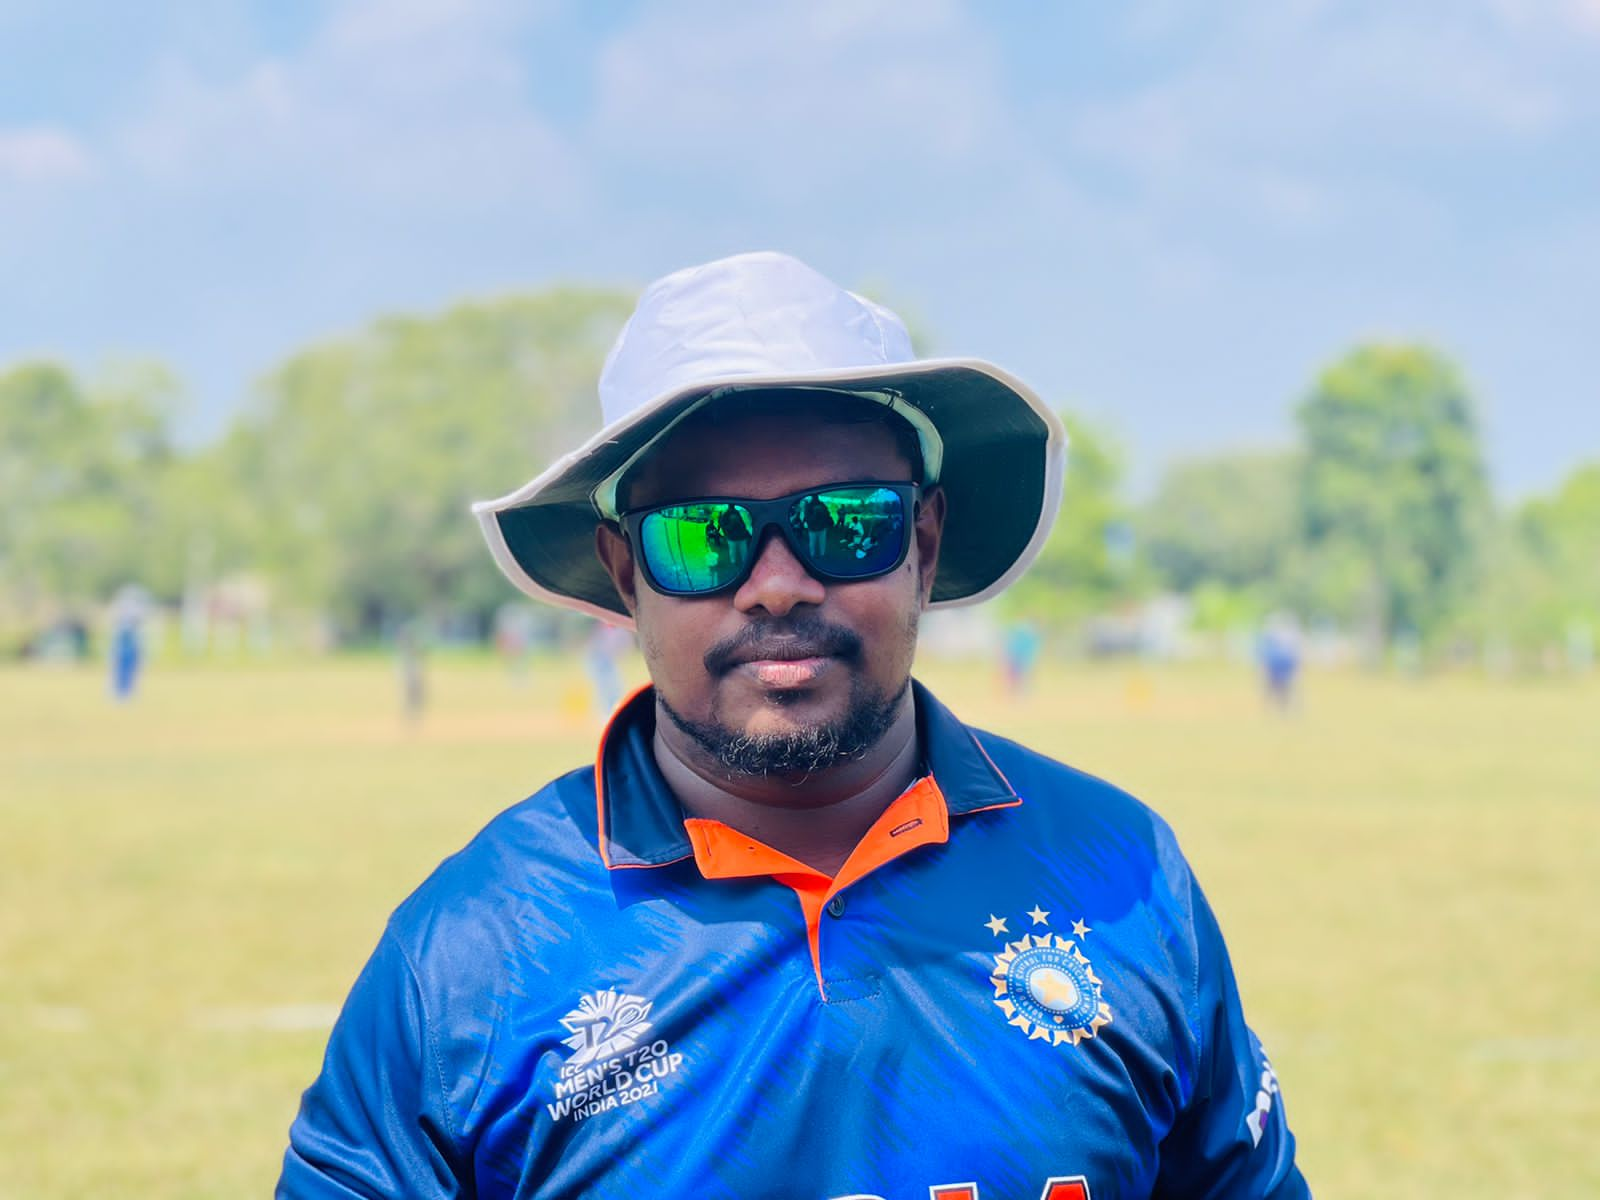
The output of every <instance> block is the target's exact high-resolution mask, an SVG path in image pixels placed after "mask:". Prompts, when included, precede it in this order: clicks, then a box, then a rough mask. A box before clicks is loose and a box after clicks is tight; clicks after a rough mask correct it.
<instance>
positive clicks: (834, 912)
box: [828, 896, 844, 917]
mask: <svg viewBox="0 0 1600 1200" xmlns="http://www.w3.org/2000/svg"><path fill="white" fill-rule="evenodd" d="M828 915H829V916H830V917H842V916H844V897H843V896H835V897H834V898H833V899H832V900H829V901H828Z"/></svg>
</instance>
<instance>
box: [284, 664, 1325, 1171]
mask: <svg viewBox="0 0 1600 1200" xmlns="http://www.w3.org/2000/svg"><path fill="white" fill-rule="evenodd" d="M915 699H916V708H917V719H918V728H919V735H920V737H921V744H922V746H923V750H924V756H925V757H924V762H925V765H926V767H927V775H926V776H925V777H924V778H923V779H921V780H919V781H918V782H917V783H916V784H915V785H914V786H913V787H912V788H911V789H909V790H908V791H907V792H906V793H905V794H904V795H902V796H901V797H900V798H899V799H898V800H896V801H895V802H894V804H893V805H891V806H890V808H889V809H888V810H887V811H886V812H885V813H884V815H883V817H882V818H881V819H880V820H879V821H878V823H877V824H876V825H875V826H874V827H873V829H872V830H871V832H869V833H868V834H867V836H866V837H865V838H863V840H862V843H861V845H860V846H859V847H858V848H857V850H856V851H855V852H854V853H853V854H852V855H851V857H850V859H849V860H848V861H847V862H846V863H845V865H844V867H843V868H841V870H840V871H839V873H838V875H837V876H834V877H832V878H829V877H827V876H824V875H822V874H820V873H819V872H816V871H814V870H811V869H810V868H809V867H807V866H805V865H804V864H802V863H798V862H795V861H794V860H792V859H789V858H787V857H786V856H784V855H782V854H780V853H778V852H777V851H775V850H773V849H771V848H770V847H766V846H763V845H761V844H760V843H759V842H755V841H753V840H752V839H749V838H747V837H744V836H743V835H741V834H738V833H736V832H735V831H733V830H732V829H730V828H728V827H727V826H724V825H721V824H719V823H717V822H712V821H704V820H695V819H689V820H686V819H685V818H684V815H683V813H682V811H681V810H680V808H679V806H678V804H677V802H676V800H675V799H674V798H673V796H672V794H671V792H670V791H669V790H668V789H667V786H666V784H665V782H664V781H663V780H662V778H661V775H660V773H659V771H658V770H657V768H656V764H655V760H654V758H653V756H652V751H651V736H652V733H653V720H654V696H653V693H652V692H650V691H649V690H648V689H647V690H645V691H644V692H642V693H640V694H639V695H638V696H636V697H635V698H634V699H632V700H631V701H629V702H628V703H627V704H625V705H624V706H623V708H622V709H621V710H619V712H618V715H617V717H616V718H615V719H614V720H613V722H612V725H611V727H610V728H609V729H608V730H607V733H606V736H605V737H604V738H603V740H602V743H601V750H600V756H599V763H598V765H597V767H596V768H592V769H591V768H586V769H583V770H579V771H574V772H572V773H571V774H569V775H566V776H563V777H562V778H560V779H557V780H556V781H555V782H553V783H551V784H550V785H549V786H547V787H545V788H544V789H543V790H542V791H540V792H538V793H536V794H535V795H534V796H532V797H530V798H529V799H527V800H525V801H523V802H522V803H521V804H518V805H516V806H515V807H513V808H511V809H510V810H508V811H507V812H505V813H503V814H502V815H501V816H499V817H498V818H496V819H495V820H494V821H493V822H491V823H490V824H489V826H488V827H487V828H485V829H484V831H483V832H482V833H481V834H479V835H478V837H476V838H475V839H474V840H473V841H472V842H471V844H469V845H468V846H467V847H466V848H465V849H464V850H462V851H461V852H460V853H459V854H456V855H455V856H454V857H452V858H450V859H447V860H446V861H445V862H444V863H443V864H442V865H441V866H440V867H439V869H438V870H437V871H435V872H434V874H433V875H432V876H431V877H430V878H429V879H428V880H427V881H426V882H425V883H424V884H423V885H422V886H421V887H420V888H418V889H417V891H416V892H415V893H413V895H412V896H411V897H410V898H409V899H407V900H406V901H405V903H404V904H402V905H401V906H400V908H399V909H398V910H397V911H396V912H395V914H394V916H393V917H392V918H391V919H390V921H389V924H388V927H387V928H386V930H385V931H384V934H383V937H382V940H381V941H380V942H379V944H378V948H377V950H376V951H375V952H374V953H373V955H372V958H371V959H370V961H369V962H368V963H367V965H366V967H365V969H364V970H363V971H362V973H361V976H360V978H359V979H358V980H357V982H356V984H355V987H354V989H353V990H352V991H351V993H350V997H349V999H348V1001H347V1002H346V1004H345V1008H344V1011H343V1014H342V1015H341V1016H340V1018H339V1021H338V1023H337V1025H336V1026H335V1028H334V1031H333V1034H332V1037H331V1039H330V1041H329V1044H328V1051H327V1057H326V1059H325V1061H324V1064H323V1069H322V1073H321V1075H320V1076H319V1077H318V1079H317V1080H316V1082H315V1083H314V1084H313V1085H312V1086H311V1088H310V1089H309V1090H308V1091H307V1092H306V1094H305V1097H304V1099H303V1101H302V1105H301V1109H300V1114H299V1116H298V1117H297V1118H296V1120H295V1122H294V1125H293V1127H292V1129H291V1131H290V1145H289V1149H288V1152H287V1154H286V1155H285V1159H284V1169H283V1176H282V1179H281V1181H280V1182H279V1185H278V1195H279V1196H280V1197H293V1198H305V1200H310V1198H313V1197H350V1196H363V1197H366V1196H386V1197H387V1196H395V1197H399V1196H406V1197H426V1198H434V1197H446V1196H450V1197H468V1196H471V1197H480V1198H483V1200H488V1198H490V1197H496V1198H498V1197H516V1198H518V1200H533V1198H535V1197H538V1198H541V1200H543V1198H547V1197H580V1196H582V1197H612V1196H615V1197H644V1196H648V1197H663V1198H672V1197H694V1198H696V1200H712V1198H722V1197H730V1198H731V1197H739V1198H741V1200H753V1198H755V1197H782V1198H784V1200H835V1198H840V1197H852V1198H856V1200H864V1198H871V1197H880V1198H882V1200H1115V1198H1132V1197H1150V1196H1173V1197H1177V1196H1182V1197H1195V1198H1199V1197H1273V1198H1275V1200H1289V1198H1292V1197H1303V1196H1308V1195H1309V1191H1308V1189H1307V1187H1306V1184H1305V1181H1304V1179H1303V1178H1302V1177H1301V1175H1300V1172H1299V1171H1298V1169H1297V1168H1296V1166H1295V1163H1294V1137H1293V1135H1292V1134H1291V1133H1290V1132H1289V1128H1288V1125H1287V1124H1286V1122H1285V1119H1284V1110H1283V1104H1282V1101H1281V1098H1280V1096H1279V1094H1278V1085H1277V1080H1276V1078H1275V1076H1274V1075H1273V1072H1272V1068H1271V1067H1270V1066H1269V1065H1268V1063H1267V1061H1266V1059H1265V1058H1264V1057H1263V1055H1262V1051H1261V1047H1260V1044H1259V1043H1258V1042H1257V1041H1256V1038H1255V1036H1254V1035H1253V1034H1252V1033H1251V1032H1250V1030H1249V1029H1248V1028H1247V1027H1246V1025H1245V1021H1244V1016H1243V1013H1242V1011H1241V1009H1240V1004H1239V996H1238V992H1237V990H1236V988H1235V985H1234V976H1233V971H1232V968H1231V967H1230V965H1229V962H1228V954H1227V950H1226V949H1225V947H1224V945H1223V940H1222V935H1221V934H1220V932H1219V931H1218V929H1217V925H1216V922H1215V920H1214V919H1213V917H1212V914H1211V910H1210V908H1209V907H1208V906H1207V904H1206V901H1205V898H1204V896H1203V895H1202V894H1201V892H1200V889H1199V886H1198V885H1197V884H1196V882H1195V880H1194V876H1193V875H1192V873H1191V872H1190V870H1189V866H1188V864H1187V863H1186V862H1185V861H1184V858H1183V855H1182V854H1181V853H1180V851H1179V849H1178V846H1177V844H1176V842H1175V840H1174V838H1173V834H1172V831H1171V830H1170V829H1169V828H1168V827H1167V826H1166V824H1165V823H1164V822H1163V821H1162V820H1161V819H1160V818H1159V817H1157V816H1155V815H1154V814H1153V813H1152V812H1151V811H1150V810H1149V809H1147V808H1145V807H1144V806H1143V805H1142V804H1140V803H1139V802H1138V801H1136V800H1134V799H1132V798H1131V797H1129V796H1128V795H1126V794H1125V793H1123V792H1121V791H1118V790H1117V789H1116V788H1113V787H1111V786H1110V785H1108V784H1106V783H1104V782H1102V781H1100V780H1098V779H1094V778H1092V777H1090V776H1087V775H1084V774H1082V773H1080V772H1078V771H1075V770H1072V769H1071V768H1069V767H1065V766H1063V765H1061V764H1060V763H1057V762H1053V761H1051V760H1050V759H1048V758H1045V757H1043V756H1041V755H1039V754H1035V753H1033V752H1031V751H1029V750H1027V749H1025V748H1023V747H1021V746H1018V745H1016V744H1015V743H1013V742H1010V741H1007V740H1005V739H1004V738H999V737H995V736H992V735H990V734H986V733H980V732H977V731H974V730H971V729H969V728H967V727H966V726H965V725H963V724H961V723H960V722H959V721H958V720H956V718H955V717H954V716H952V715H951V714H950V712H949V711H948V710H946V709H945V708H944V707H943V706H942V705H941V704H939V702H938V701H936V700H935V699H934V698H933V697H932V696H931V695H930V694H929V693H928V692H927V691H926V690H924V689H923V688H922V687H921V686H920V685H917V686H916V689H915Z"/></svg>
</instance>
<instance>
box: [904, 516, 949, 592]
mask: <svg viewBox="0 0 1600 1200" xmlns="http://www.w3.org/2000/svg"><path fill="white" fill-rule="evenodd" d="M944 512H945V498H944V489H943V488H942V487H938V486H935V487H931V488H929V489H928V490H927V491H925V492H923V493H922V499H921V500H920V501H919V502H918V504H917V519H916V520H915V521H914V522H913V523H912V532H913V534H914V535H915V537H916V539H917V586H918V590H919V591H920V592H921V593H922V607H923V608H927V607H928V598H929V597H930V596H931V595H932V594H933V577H934V574H935V573H936V572H937V571H938V569H939V545H940V543H941V542H942V540H943V538H944Z"/></svg>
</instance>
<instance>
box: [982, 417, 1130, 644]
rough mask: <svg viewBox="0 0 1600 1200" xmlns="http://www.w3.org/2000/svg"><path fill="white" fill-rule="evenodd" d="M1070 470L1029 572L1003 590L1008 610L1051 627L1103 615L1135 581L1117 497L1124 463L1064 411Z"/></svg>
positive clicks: (1125, 524) (1097, 435) (1126, 523)
mask: <svg viewBox="0 0 1600 1200" xmlns="http://www.w3.org/2000/svg"><path fill="white" fill-rule="evenodd" d="M1062 421H1063V423H1064V424H1065V425H1066V427H1067V436H1068V439H1069V441H1068V445H1067V469H1066V475H1065V478H1064V479H1063V481H1062V487H1061V511H1060V515H1059V516H1058V517H1057V518H1056V524H1055V528H1054V529H1052V530H1051V531H1050V537H1049V538H1048V539H1047V540H1046V542H1045V544H1044V548H1043V549H1042V550H1041V551H1040V552H1039V557H1038V558H1037V559H1036V560H1035V561H1034V564H1033V566H1032V567H1030V568H1029V569H1028V572H1027V574H1025V575H1023V577H1022V578H1021V579H1020V580H1018V581H1017V583H1016V585H1015V586H1013V587H1012V588H1010V589H1009V590H1008V591H1007V592H1005V593H1004V595H1005V600H1004V609H1005V611H1006V612H1008V613H1009V614H1012V615H1015V616H1023V617H1029V618H1033V619H1036V620H1039V621H1041V622H1043V623H1047V624H1056V625H1060V624H1070V623H1072V622H1074V621H1078V620H1081V619H1083V618H1084V617H1087V616H1090V615H1092V614H1094V613H1098V612H1103V611H1104V610H1105V609H1107V608H1108V607H1110V606H1111V605H1112V604H1114V603H1115V602H1116V601H1117V600H1119V599H1122V598H1123V597H1124V596H1126V595H1127V593H1128V591H1129V588H1130V586H1132V583H1133V581H1134V577H1135V569H1134V565H1133V561H1132V553H1131V540H1130V537H1129V520H1128V512H1127V509H1126V507H1125V505H1124V504H1123V503H1122V501H1121V499H1120V498H1119V495H1118V489H1119V487H1120V485H1121V482H1122V462H1121V459H1120V457H1119V456H1118V453H1117V451H1116V450H1115V448H1114V447H1113V446H1112V444H1111V443H1110V441H1109V440H1108V439H1106V438H1105V437H1104V436H1103V435H1102V434H1100V433H1098V432H1097V431H1096V430H1095V429H1093V428H1092V427H1091V426H1089V425H1088V424H1087V423H1085V422H1084V421H1082V420H1080V419H1078V418H1076V417H1071V416H1067V415H1065V414H1063V416H1062Z"/></svg>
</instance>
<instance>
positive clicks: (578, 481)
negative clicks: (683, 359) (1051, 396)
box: [494, 367, 1050, 614]
mask: <svg viewBox="0 0 1600 1200" xmlns="http://www.w3.org/2000/svg"><path fill="white" fill-rule="evenodd" d="M767 386H770V385H767ZM808 386H815V385H808ZM832 386H835V387H837V388H838V390H840V391H848V390H849V388H848V386H842V385H837V384H836V385H832ZM870 386H871V388H872V389H873V390H890V391H894V392H897V393H899V394H900V395H901V396H902V397H903V398H904V399H905V400H906V402H908V403H910V404H913V405H915V406H916V407H918V408H919V409H921V410H922V411H923V412H924V413H926V414H927V415H928V417H929V419H930V420H931V421H932V422H933V424H934V425H935V426H936V427H937V428H938V430H939V434H940V436H941V437H942V438H943V440H944V447H945V458H944V471H943V476H942V478H941V480H940V483H941V484H942V486H943V487H944V489H945V494H946V499H947V509H946V517H945V527H944V541H943V544H942V547H941V549H940V553H939V571H938V575H937V576H936V577H935V579H934V584H933V595H932V602H933V603H935V604H942V603H955V602H958V601H960V600H963V599H966V598H967V597H970V596H976V595H978V594H980V593H982V592H984V591H985V590H986V589H988V588H990V587H991V586H993V585H994V584H995V583H996V582H997V581H998V580H1000V579H1001V577H1002V576H1004V575H1005V574H1006V572H1007V571H1009V570H1010V569H1011V568H1012V566H1013V564H1015V563H1016V561H1017V559H1018V557H1019V556H1020V555H1021V554H1022V553H1023V552H1024V550H1026V549H1027V547H1028V545H1029V543H1030V542H1031V541H1032V540H1033V536H1034V533H1035V531H1036V530H1037V528H1038V526H1039V521H1040V515H1041V511H1042V509H1043V507H1044V504H1045V502H1046V499H1047V497H1046V494H1045V493H1046V486H1047V476H1048V473H1049V461H1048V455H1049V449H1050V446H1049V443H1050V428H1049V427H1048V426H1047V424H1046V423H1045V420H1044V419H1043V418H1042V417H1041V416H1040V415H1039V413H1037V412H1035V411H1034V409H1033V407H1032V406H1031V405H1030V404H1029V403H1028V402H1027V401H1026V400H1024V399H1023V398H1022V397H1021V396H1019V395H1018V394H1017V393H1016V392H1015V391H1013V390H1012V389H1011V388H1010V387H1008V386H1007V385H1006V384H1005V383H1004V382H1002V381H1001V380H999V379H996V378H994V377H992V376H990V375H986V374H984V373H982V372H980V371H976V370H970V369H966V368H961V367H951V368H948V369H946V370H942V371H939V372H924V373H916V374H906V375H895V374H890V373H884V374H877V373H874V375H873V376H872V379H871V381H870ZM723 390H726V389H723ZM697 398H698V394H690V395H685V396H683V397H681V398H679V400H678V402H676V403H673V404H669V405H666V406H664V407H663V408H661V409H659V410H658V411H656V412H654V413H651V414H649V415H648V416H646V417H645V418H644V419H642V420H640V421H638V422H637V423H636V424H634V425H633V426H631V427H630V428H629V429H627V430H626V431H624V432H623V433H622V434H621V435H620V436H619V437H618V438H617V439H616V440H615V441H612V442H607V443H605V444H604V445H602V446H600V447H599V448H597V449H596V450H595V451H594V452H592V453H591V454H589V455H587V456H586V457H584V458H583V459H581V460H579V461H578V462H576V463H574V464H573V466H572V468H571V469H569V470H568V471H566V472H564V473H563V474H562V475H560V476H558V477H557V478H556V479H554V480H552V481H551V482H550V483H549V484H548V485H547V486H546V487H545V488H544V489H543V490H542V491H541V492H540V494H539V495H538V497H537V498H536V499H535V500H534V501H533V502H532V503H528V504H524V505H521V506H518V507H514V508H506V509H502V510H500V511H498V512H496V513H495V514H494V519H495V521H496V523H497V524H498V526H499V529H500V533H501V536H502V537H503V538H504V539H505V544H506V548H507V550H508V551H509V552H510V554H511V556H512V558H513V559H515V561H516V563H517V564H518V566H520V567H521V568H522V570H523V571H524V572H526V573H527V575H528V576H529V578H531V579H532V580H533V581H534V582H535V583H537V584H538V585H539V586H540V587H541V588H543V589H544V590H545V591H547V592H552V593H555V594H556V595H558V596H566V597H569V598H571V599H573V600H576V601H579V602H580V603H582V604H587V605H593V606H595V607H597V608H602V609H606V610H609V611H611V612H615V613H618V614H623V613H625V612H626V610H625V609H624V608H623V605H622V602H621V601H620V600H619V599H618V598H617V594H616V591H615V589H614V588H613V587H612V586H611V580H610V577H609V576H607V575H606V573H605V571H604V569H603V568H602V567H601V566H600V562H599V559H598V558H596V556H595V551H594V530H595V526H596V524H597V523H598V521H599V517H598V515H597V514H596V512H595V508H594V504H593V501H592V499H591V496H592V494H593V492H594V489H595V487H596V486H597V485H598V484H599V483H600V482H601V481H602V480H604V479H606V478H608V477H609V476H610V475H611V474H612V473H613V472H615V471H617V470H618V469H620V468H621V467H622V466H623V465H624V464H626V463H627V462H628V460H629V459H630V458H631V457H632V456H633V454H634V453H635V452H636V451H637V450H638V449H639V447H640V446H642V445H644V444H646V443H647V442H649V441H651V440H653V439H654V438H655V437H656V436H658V435H659V434H660V433H661V431H662V430H664V429H666V428H667V427H668V426H670V425H671V424H672V422H673V420H674V418H675V417H677V416H678V415H679V413H681V411H682V409H683V407H684V405H686V404H689V403H692V402H693V401H694V400H695V399H697Z"/></svg>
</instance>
